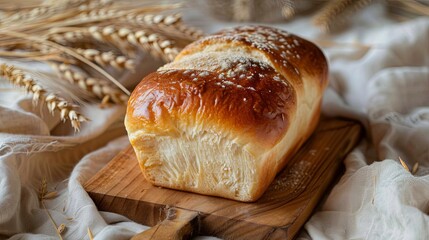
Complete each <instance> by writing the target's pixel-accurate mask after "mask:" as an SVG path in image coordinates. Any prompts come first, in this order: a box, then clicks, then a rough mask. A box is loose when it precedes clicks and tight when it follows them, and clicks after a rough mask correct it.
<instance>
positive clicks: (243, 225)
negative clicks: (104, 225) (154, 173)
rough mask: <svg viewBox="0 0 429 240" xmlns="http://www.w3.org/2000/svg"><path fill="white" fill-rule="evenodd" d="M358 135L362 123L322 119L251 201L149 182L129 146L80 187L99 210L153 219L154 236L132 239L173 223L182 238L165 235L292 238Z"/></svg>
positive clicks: (160, 236)
mask: <svg viewBox="0 0 429 240" xmlns="http://www.w3.org/2000/svg"><path fill="white" fill-rule="evenodd" d="M360 137H361V126H360V125H359V124H357V123H356V122H353V121H349V120H342V119H324V120H322V121H321V122H320V123H319V126H318V128H317V129H316V131H315V132H314V133H313V135H312V136H311V137H310V139H309V140H307V142H306V143H305V144H304V145H303V146H302V147H301V148H300V149H299V151H298V152H297V153H296V154H295V155H294V156H293V157H292V159H291V160H290V161H289V162H288V164H287V165H286V167H285V168H284V169H283V171H282V172H280V173H279V174H278V176H277V177H276V179H275V180H274V181H273V183H272V184H271V186H270V187H269V189H268V190H267V191H266V192H265V194H264V195H263V196H262V197H261V198H260V199H259V200H258V201H256V202H254V203H242V202H237V201H233V200H228V199H223V198H219V197H211V196H204V195H199V194H195V193H189V192H183V191H177V190H171V189H166V188H160V187H156V186H153V185H151V184H150V183H148V182H147V181H146V180H145V179H144V177H143V174H142V173H141V171H140V168H139V166H138V162H137V159H136V156H135V154H134V151H133V149H132V148H131V147H127V148H126V149H125V150H124V151H123V152H121V153H120V154H118V155H117V156H116V157H115V158H114V159H113V160H112V161H111V162H110V163H109V164H108V165H106V166H105V167H104V168H103V169H102V170H101V171H100V172H99V173H97V174H96V175H95V176H94V177H93V178H91V179H90V180H89V181H88V182H87V183H86V184H85V189H86V191H87V192H88V193H89V195H90V196H91V198H92V199H93V200H94V202H95V204H96V205H97V207H98V209H99V210H101V211H110V212H116V213H120V214H123V215H125V216H127V217H128V218H130V219H132V220H134V221H136V222H139V223H142V224H145V225H149V226H155V225H157V224H158V225H157V226H156V229H157V230H156V231H154V230H153V229H152V230H149V231H152V232H156V233H157V234H158V236H155V235H153V234H149V235H148V233H149V232H148V233H146V236H149V237H146V238H143V237H142V238H135V239H163V237H167V236H170V235H168V234H169V233H168V230H167V229H173V228H175V227H174V226H176V229H182V230H180V231H182V232H181V233H180V234H182V237H178V238H173V237H168V238H170V239H182V238H186V237H190V236H195V235H213V236H217V237H220V238H223V239H292V238H293V237H294V236H295V234H296V233H297V232H298V230H299V229H300V228H301V227H302V225H303V224H304V223H305V222H306V220H307V219H308V218H309V216H310V215H311V213H312V211H313V209H314V208H315V206H316V205H317V203H318V202H319V200H320V199H321V197H322V195H323V194H324V193H326V191H327V188H328V186H329V185H330V183H331V182H332V180H333V179H334V177H335V176H336V174H337V173H338V169H339V167H340V165H341V163H342V161H343V159H344V157H345V156H346V155H347V153H348V152H350V150H351V149H352V148H353V146H355V145H356V144H357V142H358V141H359V139H360ZM169 211H170V213H171V211H175V212H177V211H178V212H179V213H180V214H181V215H183V216H185V217H184V218H182V219H179V220H177V219H176V218H171V216H170V220H174V219H176V220H174V221H175V223H171V222H166V221H169ZM195 213H196V214H195ZM170 215H171V214H170ZM175 216H176V215H175ZM186 221H188V222H190V223H191V224H186ZM189 226H191V227H189ZM183 229H185V230H183ZM177 231H179V230H177ZM183 231H186V233H184V232H183ZM173 235H174V234H173ZM136 237H137V236H136ZM164 239H166V238H164Z"/></svg>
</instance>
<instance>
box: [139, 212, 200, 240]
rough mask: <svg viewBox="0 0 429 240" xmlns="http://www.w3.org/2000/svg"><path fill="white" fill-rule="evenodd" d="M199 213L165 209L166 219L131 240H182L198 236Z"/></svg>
mask: <svg viewBox="0 0 429 240" xmlns="http://www.w3.org/2000/svg"><path fill="white" fill-rule="evenodd" d="M198 229H199V213H198V212H195V211H189V210H185V209H179V208H169V209H167V217H166V218H165V220H164V221H162V222H160V223H158V224H157V225H155V226H153V227H152V228H150V229H148V230H146V231H143V232H141V233H139V234H137V235H135V236H134V237H133V238H131V240H149V239H151V240H164V239H170V240H182V239H189V238H191V237H193V236H196V235H198V232H199V231H198Z"/></svg>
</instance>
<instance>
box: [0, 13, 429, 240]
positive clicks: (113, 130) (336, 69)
mask: <svg viewBox="0 0 429 240" xmlns="http://www.w3.org/2000/svg"><path fill="white" fill-rule="evenodd" d="M201 16H202V15H201V13H200V14H198V13H194V14H190V15H189V16H187V19H188V21H190V23H191V24H193V23H194V25H197V26H199V27H201V28H203V29H204V30H205V31H206V32H213V31H215V30H218V29H220V28H223V27H226V26H231V25H234V24H230V23H222V22H218V21H215V20H214V19H210V18H209V17H207V16H206V15H205V17H204V18H202V17H201ZM200 19H206V20H205V21H201V20H200ZM309 21H310V20H309V19H307V18H302V19H298V20H297V21H294V22H290V23H285V24H273V25H274V26H276V27H279V28H283V29H285V30H289V31H290V32H293V33H297V34H298V35H301V36H303V37H306V38H308V39H310V40H313V41H316V42H319V43H321V46H322V47H323V46H325V45H324V44H323V42H326V41H328V40H329V41H331V42H336V43H341V44H336V45H333V46H329V47H323V49H324V52H325V53H326V56H327V57H328V59H329V62H330V85H329V88H328V90H327V91H326V93H325V97H324V103H323V112H324V114H326V115H328V116H341V117H348V118H352V119H356V120H358V121H360V122H361V123H362V124H363V125H364V127H365V130H366V136H365V139H363V141H362V142H361V143H360V145H359V146H358V147H357V148H356V149H354V150H353V152H352V153H351V154H350V155H349V156H348V157H347V158H346V159H345V166H346V171H345V173H344V175H343V176H342V178H341V179H340V181H339V182H338V183H337V184H336V185H335V187H334V188H333V189H332V191H331V192H330V193H329V195H328V197H327V199H326V200H325V202H324V203H322V204H321V206H320V207H319V208H318V210H317V211H316V212H315V213H314V214H313V216H312V217H311V218H310V219H309V221H308V222H307V223H306V225H305V227H304V230H303V231H302V233H301V234H300V236H299V238H301V239H429V217H428V215H427V212H428V209H429V174H428V173H429V168H428V167H429V94H428V93H429V41H428V39H429V20H428V19H427V18H420V19H415V20H412V21H408V22H405V23H401V24H394V23H393V22H391V21H389V20H387V18H386V16H385V13H384V9H383V7H382V6H374V7H371V8H369V9H367V10H366V11H363V12H362V13H361V14H359V15H358V16H356V19H355V24H353V25H352V26H351V27H350V28H348V29H347V30H345V31H344V32H343V33H341V34H338V35H332V36H330V38H329V39H327V36H326V35H322V34H321V33H319V32H318V30H317V29H315V28H314V27H311V25H310V23H309ZM322 39H323V41H321V40H322ZM357 42H359V43H360V44H361V45H365V46H367V47H365V46H358V45H357V44H353V43H357ZM344 43H348V44H344ZM153 69H155V68H153ZM82 111H83V113H84V114H85V115H86V116H88V117H89V118H90V119H91V120H92V121H90V122H88V123H85V124H83V126H82V129H81V131H80V132H79V133H73V131H72V129H71V128H70V127H69V126H68V124H61V123H60V120H59V119H58V117H52V116H51V115H50V114H49V113H48V112H47V110H46V109H45V108H44V107H33V106H32V104H31V98H30V97H28V96H26V95H25V94H23V92H22V91H21V90H19V89H16V88H13V87H12V86H11V85H9V84H7V83H6V80H4V79H0V239H6V238H10V239H58V237H57V235H56V232H55V228H54V227H53V225H52V222H51V220H50V218H49V216H48V214H47V213H48V212H49V214H50V215H51V216H52V219H53V221H54V222H55V223H56V224H57V225H60V224H61V223H64V224H65V225H66V230H65V231H64V233H63V235H62V236H63V238H64V239H88V237H87V228H90V229H91V231H92V233H93V234H94V236H95V239H129V238H130V237H131V236H133V235H135V234H136V233H138V232H141V231H143V230H145V229H147V227H146V226H142V225H140V224H137V223H134V222H132V221H130V220H128V219H127V218H125V217H123V216H120V215H118V214H114V213H107V212H100V211H98V210H97V208H96V206H95V205H94V203H93V202H92V200H91V199H90V198H89V196H88V195H87V193H86V192H85V190H84V189H83V187H82V185H83V184H84V183H85V182H86V181H87V180H88V179H89V178H91V176H93V175H94V174H95V173H96V172H98V171H99V170H100V169H101V168H102V167H103V166H105V164H106V163H107V162H108V161H109V160H110V159H112V157H113V156H114V155H115V154H117V153H118V152H119V151H120V150H122V149H123V148H124V147H125V146H126V144H127V143H128V139H127V137H126V135H125V131H124V127H123V116H124V107H111V108H104V109H100V108H99V107H98V106H96V105H86V106H84V107H83V108H82ZM399 156H400V157H401V158H402V159H404V161H405V162H406V163H407V164H408V166H409V167H410V168H411V167H412V166H413V165H414V163H416V162H418V163H419V169H418V171H417V173H416V174H415V175H412V174H411V173H409V172H407V171H406V170H405V169H404V168H403V167H402V166H401V165H400V164H399V162H398V157H399ZM43 178H46V180H47V183H48V189H49V190H50V191H54V190H55V191H57V192H58V196H57V197H56V198H53V199H50V200H46V201H45V204H46V209H47V210H45V209H44V208H43V207H42V206H41V204H40V202H39V200H38V188H39V186H40V183H41V180H42V179H43ZM142 214H144V213H142ZM198 238H201V239H209V238H210V237H198Z"/></svg>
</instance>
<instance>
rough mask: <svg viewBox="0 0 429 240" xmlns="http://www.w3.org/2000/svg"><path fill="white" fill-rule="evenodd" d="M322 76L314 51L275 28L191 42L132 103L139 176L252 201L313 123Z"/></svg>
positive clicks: (323, 65)
mask: <svg viewBox="0 0 429 240" xmlns="http://www.w3.org/2000/svg"><path fill="white" fill-rule="evenodd" d="M327 73H328V66H327V62H326V59H325V57H324V55H323V53H322V52H321V51H320V49H319V48H318V47H317V46H315V45H314V44H313V43H311V42H309V41H307V40H304V39H302V38H300V37H297V36H295V35H292V34H290V33H287V32H285V31H281V30H278V29H274V28H269V27H262V26H244V27H237V28H234V29H229V30H224V31H221V32H219V33H217V34H214V35H211V36H208V37H205V38H203V39H201V40H198V41H196V42H194V43H192V44H190V45H188V46H187V47H186V48H185V49H184V50H183V51H182V52H181V53H179V55H178V56H177V57H176V58H175V60H174V61H173V62H172V63H169V64H167V65H165V66H163V67H161V68H160V69H158V71H156V72H154V73H151V74H149V75H148V76H147V77H145V78H144V79H143V80H142V81H141V82H140V83H139V85H138V86H137V87H136V88H135V90H134V91H133V93H132V95H131V97H130V100H129V102H128V108H127V114H126V118H125V126H126V129H127V131H128V136H129V140H130V142H131V144H132V146H133V147H134V150H135V152H136V154H137V158H138V160H139V163H140V167H141V170H142V171H143V174H144V176H145V177H146V179H147V180H148V181H150V182H151V183H153V184H155V185H157V186H162V187H167V188H173V189H179V190H185V191H191V192H196V193H201V194H207V195H213V196H220V197H225V198H230V199H235V200H239V201H255V200H257V199H258V198H259V197H260V196H261V195H262V194H263V192H264V191H265V190H266V189H267V187H268V186H269V185H270V183H271V182H272V180H273V179H274V177H275V176H276V174H277V173H278V172H279V171H280V170H281V169H282V168H283V167H284V166H285V164H286V163H287V161H288V159H290V158H291V155H292V154H293V153H294V152H295V151H296V150H297V149H298V148H299V147H300V145H301V144H302V143H303V142H304V141H305V140H306V139H307V138H308V137H309V135H310V134H311V133H312V131H313V130H314V128H315V127H316V125H317V123H318V119H319V115H320V104H321V99H322V95H323V92H324V89H325V87H326V85H327Z"/></svg>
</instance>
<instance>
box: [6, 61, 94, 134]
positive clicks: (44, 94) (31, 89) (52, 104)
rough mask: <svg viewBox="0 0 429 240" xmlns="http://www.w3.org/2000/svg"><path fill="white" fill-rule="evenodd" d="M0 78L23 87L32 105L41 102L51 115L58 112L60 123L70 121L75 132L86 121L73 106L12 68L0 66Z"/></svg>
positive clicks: (20, 71)
mask: <svg viewBox="0 0 429 240" xmlns="http://www.w3.org/2000/svg"><path fill="white" fill-rule="evenodd" d="M0 76H1V77H5V78H6V79H8V80H9V81H10V82H11V83H12V84H15V85H17V86H21V87H24V88H25V89H26V90H27V92H28V93H31V94H33V103H34V104H38V102H39V101H42V102H43V103H45V104H46V106H47V107H48V110H49V111H50V112H51V113H52V114H53V113H54V112H59V113H60V118H61V120H62V121H66V120H70V122H71V125H72V127H73V128H74V129H75V131H79V129H80V123H81V122H84V121H87V120H88V119H87V118H86V117H84V116H83V115H81V114H80V113H79V112H78V111H77V110H76V106H75V105H74V104H72V103H70V102H68V101H67V100H65V99H64V98H61V97H59V96H57V95H55V94H53V93H49V92H48V91H47V90H45V89H44V88H43V87H42V86H41V85H40V84H38V83H37V82H36V81H35V80H34V79H33V78H31V77H29V76H28V75H26V74H24V72H23V71H22V70H20V69H17V68H15V67H14V66H9V65H7V64H1V65H0Z"/></svg>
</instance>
